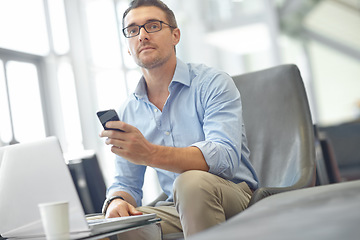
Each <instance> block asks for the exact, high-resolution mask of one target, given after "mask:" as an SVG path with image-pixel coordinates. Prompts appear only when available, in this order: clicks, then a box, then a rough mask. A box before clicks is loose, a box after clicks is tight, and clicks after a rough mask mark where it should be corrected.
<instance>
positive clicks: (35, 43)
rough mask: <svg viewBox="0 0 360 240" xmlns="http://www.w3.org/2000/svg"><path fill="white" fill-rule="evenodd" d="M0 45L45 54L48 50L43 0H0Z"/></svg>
mask: <svg viewBox="0 0 360 240" xmlns="http://www.w3.org/2000/svg"><path fill="white" fill-rule="evenodd" d="M0 33H1V37H0V47H2V48H8V49H12V50H17V51H23V52H27V53H33V54H38V55H46V54H47V53H48V51H49V44H48V37H47V31H46V23H45V14H44V5H43V0H31V1H29V0H11V1H9V0H7V1H0Z"/></svg>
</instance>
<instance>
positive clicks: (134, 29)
mask: <svg viewBox="0 0 360 240" xmlns="http://www.w3.org/2000/svg"><path fill="white" fill-rule="evenodd" d="M136 32H137V28H129V29H128V33H129V34H134V33H136Z"/></svg>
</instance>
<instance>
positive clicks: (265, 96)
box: [233, 65, 316, 206]
mask: <svg viewBox="0 0 360 240" xmlns="http://www.w3.org/2000/svg"><path fill="white" fill-rule="evenodd" d="M233 79H234V81H235V84H236V86H237V88H238V89H239V91H240V93H241V98H242V104H243V117H244V122H245V127H246V133H247V138H248V146H249V148H250V151H251V155H250V160H251V162H252V164H253V166H254V168H255V170H256V172H257V174H258V177H259V180H260V188H259V189H257V190H256V191H255V192H254V194H253V196H252V198H251V200H250V203H249V206H251V205H253V204H254V203H256V202H258V201H259V200H261V199H263V198H265V197H268V196H270V195H273V194H276V193H281V192H285V191H290V190H295V189H299V188H306V187H311V186H314V185H315V179H316V178H315V148H314V145H315V143H314V131H313V123H312V120H311V113H310V109H309V104H308V100H307V96H306V92H305V88H304V84H303V81H302V78H301V75H300V72H299V69H298V68H297V67H296V66H295V65H281V66H277V67H273V68H269V69H265V70H262V71H256V72H251V73H248V74H243V75H239V76H235V77H233Z"/></svg>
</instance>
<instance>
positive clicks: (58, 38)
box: [47, 0, 69, 55]
mask: <svg viewBox="0 0 360 240" xmlns="http://www.w3.org/2000/svg"><path fill="white" fill-rule="evenodd" d="M47 1H48V3H49V4H48V6H49V13H50V14H49V15H50V22H51V32H52V40H53V43H54V51H55V52H56V53H57V54H59V55H61V54H66V53H67V52H68V51H69V38H68V29H67V25H66V18H65V7H64V1H62V0H61V1H60V0H47Z"/></svg>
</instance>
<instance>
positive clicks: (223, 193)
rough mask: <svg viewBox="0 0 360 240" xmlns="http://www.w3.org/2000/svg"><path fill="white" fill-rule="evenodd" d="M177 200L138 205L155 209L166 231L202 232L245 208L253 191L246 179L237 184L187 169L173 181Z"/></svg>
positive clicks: (146, 211)
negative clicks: (170, 202)
mask: <svg viewBox="0 0 360 240" xmlns="http://www.w3.org/2000/svg"><path fill="white" fill-rule="evenodd" d="M173 191H174V204H172V205H170V206H157V207H148V206H143V207H139V208H138V210H139V211H142V212H144V213H156V214H157V216H158V217H160V218H161V219H162V221H161V222H160V224H161V228H162V231H163V234H169V233H176V232H181V231H183V232H184V236H185V237H187V236H190V235H192V234H195V233H198V232H201V231H203V230H205V229H207V228H210V227H212V226H215V225H217V224H219V223H222V222H224V221H225V220H227V219H229V218H231V217H232V216H234V215H236V214H237V213H239V212H241V211H243V210H244V209H245V208H246V207H247V206H248V204H249V201H250V198H251V196H252V191H251V190H250V188H249V187H248V185H247V184H246V183H245V182H241V183H239V184H235V183H233V182H231V181H228V180H225V179H223V178H221V177H218V176H216V175H214V174H211V173H208V172H204V171H195V170H192V171H187V172H185V173H183V174H181V175H180V176H179V177H178V178H177V179H176V181H175V183H174V189H173Z"/></svg>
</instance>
